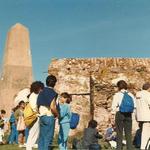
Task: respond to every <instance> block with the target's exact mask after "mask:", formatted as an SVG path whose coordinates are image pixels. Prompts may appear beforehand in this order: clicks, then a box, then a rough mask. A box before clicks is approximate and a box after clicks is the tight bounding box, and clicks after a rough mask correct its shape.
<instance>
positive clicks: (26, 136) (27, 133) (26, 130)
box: [25, 127, 29, 142]
mask: <svg viewBox="0 0 150 150" xmlns="http://www.w3.org/2000/svg"><path fill="white" fill-rule="evenodd" d="M28 135H29V128H27V127H26V129H25V141H26V142H27V139H28Z"/></svg>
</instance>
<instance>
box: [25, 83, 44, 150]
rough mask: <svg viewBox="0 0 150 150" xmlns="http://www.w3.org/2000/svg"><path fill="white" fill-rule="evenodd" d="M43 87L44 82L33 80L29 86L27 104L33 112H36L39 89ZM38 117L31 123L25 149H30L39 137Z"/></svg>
mask: <svg viewBox="0 0 150 150" xmlns="http://www.w3.org/2000/svg"><path fill="white" fill-rule="evenodd" d="M43 88H44V84H43V83H42V82H40V81H35V82H33V83H32V84H31V87H30V93H31V94H30V96H29V105H30V107H31V108H32V110H33V111H34V112H36V113H37V112H38V109H37V105H36V103H37V97H38V94H39V93H40V91H42V90H43ZM39 128H40V127H39V118H38V117H37V120H36V122H35V123H34V124H33V126H32V127H31V128H30V129H29V135H28V139H27V143H26V150H32V147H33V146H34V144H35V143H36V141H37V139H38V137H39Z"/></svg>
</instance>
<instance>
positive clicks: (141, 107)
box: [136, 83, 150, 150]
mask: <svg viewBox="0 0 150 150" xmlns="http://www.w3.org/2000/svg"><path fill="white" fill-rule="evenodd" d="M136 103H137V109H136V117H137V121H138V122H140V123H142V139H141V149H143V150H144V149H146V145H147V144H148V140H149V139H150V132H149V131H150V83H145V84H144V85H143V87H142V90H141V91H139V92H137V94H136Z"/></svg>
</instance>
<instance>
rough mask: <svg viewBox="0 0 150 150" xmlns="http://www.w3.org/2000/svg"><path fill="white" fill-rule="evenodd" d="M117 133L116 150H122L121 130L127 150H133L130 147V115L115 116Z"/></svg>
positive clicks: (120, 114) (118, 114)
mask: <svg viewBox="0 0 150 150" xmlns="http://www.w3.org/2000/svg"><path fill="white" fill-rule="evenodd" d="M115 124H116V132H117V139H116V140H117V150H122V149H123V145H122V140H123V130H124V132H125V138H126V141H127V150H133V146H132V114H131V113H121V112H117V113H116V116H115Z"/></svg>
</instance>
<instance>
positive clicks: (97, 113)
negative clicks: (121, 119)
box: [48, 58, 150, 131]
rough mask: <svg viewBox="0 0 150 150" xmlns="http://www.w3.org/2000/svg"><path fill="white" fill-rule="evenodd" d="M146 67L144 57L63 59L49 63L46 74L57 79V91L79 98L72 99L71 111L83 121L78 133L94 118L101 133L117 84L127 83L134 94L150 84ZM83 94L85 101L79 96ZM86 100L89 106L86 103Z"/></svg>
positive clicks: (147, 62) (147, 60) (148, 70)
mask: <svg viewBox="0 0 150 150" xmlns="http://www.w3.org/2000/svg"><path fill="white" fill-rule="evenodd" d="M149 68H150V59H146V58H145V59H142V58H141V59H140V58H136V59H134V58H91V59H73V58H72V59H66V58H65V59H55V60H52V62H51V63H50V65H49V70H48V71H49V74H54V75H56V76H57V78H58V83H57V86H56V89H57V90H58V92H60V93H61V92H64V91H66V92H69V93H71V94H73V95H77V96H78V97H77V98H74V97H73V103H72V108H73V109H74V110H75V111H77V112H79V113H80V115H81V118H84V119H81V122H80V125H79V130H80V129H82V128H83V127H84V126H87V123H88V120H90V119H91V117H92V116H93V117H94V119H96V120H97V121H98V122H99V125H100V130H101V131H104V129H105V128H106V127H107V125H108V120H109V115H110V111H111V109H110V107H111V103H112V96H113V95H114V93H115V92H116V90H117V89H116V87H115V84H116V83H117V81H118V80H120V79H123V80H126V81H127V82H128V84H129V89H130V90H131V92H133V94H135V93H136V91H137V90H139V89H140V88H141V87H142V85H143V83H145V82H147V81H150V69H149ZM84 94H85V95H86V100H85V99H84V98H83V97H82V96H83V95H84ZM77 100H78V101H79V102H80V103H79V104H78V105H77V104H76V103H74V101H77ZM85 101H86V102H89V103H88V104H86V103H85ZM80 107H81V108H80ZM78 108H80V111H79V109H78ZM86 110H88V111H86ZM85 112H86V113H87V114H86V113H85ZM84 115H86V116H88V117H84ZM135 126H136V123H135V122H134V127H135Z"/></svg>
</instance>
